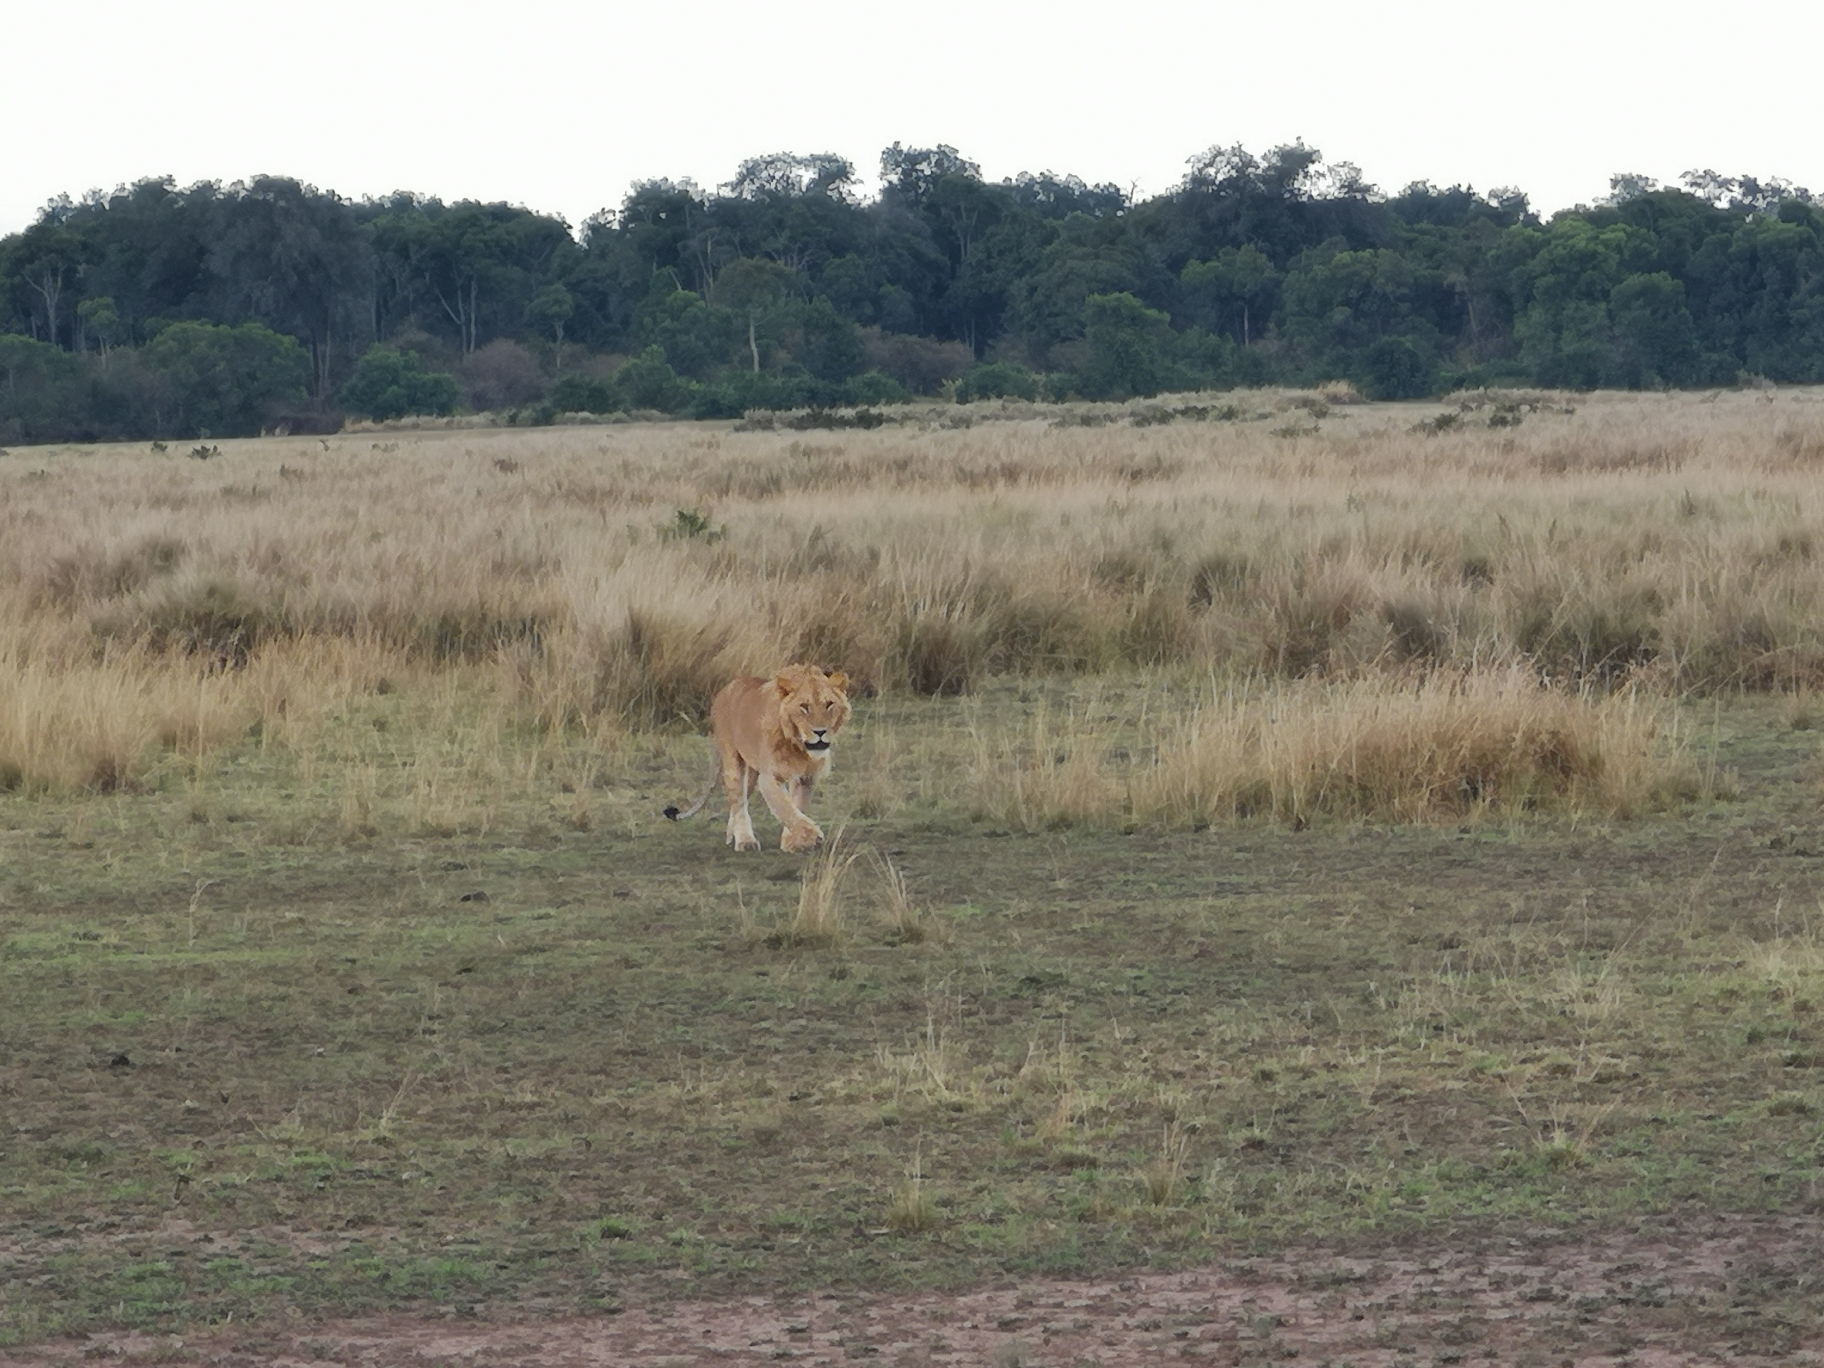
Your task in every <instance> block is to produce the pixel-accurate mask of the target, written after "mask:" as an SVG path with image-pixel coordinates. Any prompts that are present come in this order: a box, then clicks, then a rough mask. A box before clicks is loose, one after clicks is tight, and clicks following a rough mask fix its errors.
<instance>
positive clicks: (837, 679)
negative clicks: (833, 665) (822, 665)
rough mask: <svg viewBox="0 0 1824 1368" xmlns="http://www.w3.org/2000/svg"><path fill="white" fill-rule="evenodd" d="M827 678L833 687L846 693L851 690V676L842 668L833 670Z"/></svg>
mask: <svg viewBox="0 0 1824 1368" xmlns="http://www.w3.org/2000/svg"><path fill="white" fill-rule="evenodd" d="M827 678H828V679H829V681H830V687H831V688H832V689H841V690H842V691H843V692H844V693H847V692H848V691H849V677H848V676H847V675H846V674H844V673H843V672H842V671H841V670H835V671H832V672H831V673H830V674H829V675H828V676H827Z"/></svg>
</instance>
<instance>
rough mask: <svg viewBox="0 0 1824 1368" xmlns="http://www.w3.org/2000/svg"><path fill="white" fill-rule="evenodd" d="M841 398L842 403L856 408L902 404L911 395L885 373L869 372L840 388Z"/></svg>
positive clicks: (908, 399) (878, 371)
mask: <svg viewBox="0 0 1824 1368" xmlns="http://www.w3.org/2000/svg"><path fill="white" fill-rule="evenodd" d="M842 398H843V402H844V403H846V404H850V405H854V406H856V407H861V406H864V405H871V404H872V405H878V404H904V403H907V402H909V401H910V400H911V398H912V393H911V391H910V390H908V389H907V388H906V387H905V386H904V385H902V384H900V382H899V381H897V380H895V379H894V378H893V377H892V376H890V375H888V374H887V373H886V372H885V371H880V370H871V371H864V372H862V374H860V375H857V376H854V377H853V378H851V379H850V380H848V381H847V382H846V383H845V384H844V385H843V387H842Z"/></svg>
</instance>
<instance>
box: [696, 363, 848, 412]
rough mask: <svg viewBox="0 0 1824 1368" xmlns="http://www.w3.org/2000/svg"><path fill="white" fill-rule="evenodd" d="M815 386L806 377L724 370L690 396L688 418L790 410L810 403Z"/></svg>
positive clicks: (815, 390)
mask: <svg viewBox="0 0 1824 1368" xmlns="http://www.w3.org/2000/svg"><path fill="white" fill-rule="evenodd" d="M818 388H819V386H818V385H817V384H816V382H815V381H813V380H812V379H811V378H810V377H809V376H802V375H773V374H769V373H767V372H765V371H761V372H758V373H756V372H754V371H741V370H732V371H726V372H724V373H723V374H722V375H721V376H719V377H717V379H716V380H715V381H714V382H713V383H711V384H708V385H703V386H700V387H699V388H698V389H697V390H696V392H695V393H694V394H692V395H691V396H690V402H689V413H690V416H691V417H692V418H739V417H740V416H741V415H742V414H744V413H746V412H747V411H748V410H749V409H794V408H803V407H805V406H806V405H808V404H811V403H814V402H815V401H816V400H817V398H818V394H817V391H818Z"/></svg>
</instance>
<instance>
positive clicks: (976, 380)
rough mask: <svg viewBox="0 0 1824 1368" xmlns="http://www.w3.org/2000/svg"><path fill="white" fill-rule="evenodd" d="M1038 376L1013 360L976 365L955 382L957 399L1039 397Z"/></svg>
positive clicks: (961, 400)
mask: <svg viewBox="0 0 1824 1368" xmlns="http://www.w3.org/2000/svg"><path fill="white" fill-rule="evenodd" d="M1038 397H1039V377H1038V376H1036V375H1034V374H1033V373H1032V372H1031V371H1029V370H1027V369H1026V367H1024V366H1020V365H1015V364H1014V363H1013V362H1011V361H989V362H985V363H984V364H982V365H979V366H976V367H974V368H973V369H972V370H970V371H969V373H968V374H967V375H965V376H963V378H962V379H960V380H958V381H957V382H956V401H957V403H959V404H970V403H974V402H975V401H976V400H978V399H1037V398H1038Z"/></svg>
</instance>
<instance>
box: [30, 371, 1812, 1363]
mask: <svg viewBox="0 0 1824 1368" xmlns="http://www.w3.org/2000/svg"><path fill="white" fill-rule="evenodd" d="M1353 398H1354V396H1353V395H1352V394H1350V393H1349V392H1347V391H1346V390H1339V391H1337V392H1335V393H1332V394H1329V395H1324V394H1319V393H1281V392H1256V393H1239V394H1230V395H1217V396H1197V397H1194V398H1187V399H1171V400H1154V401H1146V402H1142V403H1135V404H1130V405H1127V406H1102V407H1092V406H1068V407H1033V406H1021V405H1012V404H1010V405H1004V406H1001V407H998V408H996V407H993V406H981V405H978V406H969V407H966V408H965V407H958V406H949V407H938V406H933V407H931V408H928V409H913V408H908V409H906V410H903V411H902V413H903V418H902V419H901V420H899V421H893V422H889V423H887V424H886V425H884V426H879V427H873V428H869V429H866V430H862V429H852V428H837V429H811V430H805V431H793V430H789V429H787V428H785V427H784V426H778V427H776V428H772V429H767V430H742V429H741V427H737V428H732V429H731V427H730V426H729V425H728V424H715V425H710V424H673V425H660V424H624V425H618V426H575V427H555V428H542V429H534V430H514V429H488V428H461V427H450V428H437V429H425V430H376V431H372V432H344V433H342V434H340V435H338V436H334V437H329V438H322V439H319V438H314V437H313V438H268V439H261V440H258V441H253V440H248V441H222V442H220V443H218V444H215V445H214V446H212V447H210V448H203V449H199V451H198V453H197V454H195V455H187V454H186V449H187V448H186V447H179V448H177V449H173V450H169V451H158V450H149V449H147V448H146V447H144V446H135V447H96V448H69V447H65V448H35V449H15V450H13V451H11V452H9V453H7V454H6V455H5V456H4V457H0V1346H9V1345H10V1346H14V1348H15V1350H16V1351H18V1352H25V1351H26V1349H25V1348H22V1347H29V1346H33V1345H37V1346H41V1347H42V1346H48V1345H54V1344H55V1343H56V1342H58V1341H60V1340H62V1339H64V1338H66V1337H70V1336H78V1335H84V1334H94V1333H100V1332H113V1331H121V1330H141V1331H149V1332H150V1331H156V1332H160V1333H173V1332H175V1333H183V1334H186V1335H194V1334H196V1333H198V1332H200V1331H201V1330H203V1329H204V1328H205V1327H209V1326H217V1327H219V1326H222V1325H224V1324H227V1323H229V1322H230V1321H231V1322H232V1324H233V1326H234V1327H236V1331H235V1333H237V1334H239V1335H241V1336H242V1337H243V1339H242V1340H241V1341H240V1343H242V1344H243V1345H245V1346H251V1347H250V1348H249V1349H248V1352H250V1353H254V1354H257V1353H258V1352H259V1351H260V1350H259V1346H260V1345H261V1344H262V1343H263V1342H264V1341H263V1340H262V1336H277V1335H279V1334H280V1333H281V1331H284V1332H286V1333H289V1332H290V1331H292V1330H295V1329H296V1328H297V1327H298V1326H299V1325H310V1324H315V1323H320V1322H325V1321H329V1320H332V1319H335V1318H340V1317H348V1316H355V1315H362V1314H367V1313H377V1312H381V1311H400V1310H403V1311H412V1312H424V1313H431V1314H438V1313H441V1314H446V1315H452V1316H461V1317H475V1318H479V1319H481V1320H483V1321H487V1320H501V1319H508V1320H510V1319H513V1318H516V1317H527V1316H534V1317H536V1316H544V1317H553V1316H558V1315H562V1314H566V1313H599V1312H606V1311H615V1310H619V1309H621V1308H631V1307H637V1306H647V1305H651V1304H654V1303H656V1302H663V1301H664V1300H665V1299H667V1298H672V1297H676V1296H677V1295H679V1294H680V1292H681V1291H682V1289H683V1288H684V1287H685V1286H686V1284H688V1286H689V1288H690V1290H691V1291H692V1292H693V1294H695V1295H703V1294H706V1293H708V1294H717V1295H720V1294H734V1293H784V1292H800V1291H805V1290H808V1289H816V1288H825V1287H834V1288H840V1289H848V1290H858V1291H867V1290H882V1289H886V1290H892V1289H929V1288H955V1287H964V1286H968V1285H972V1284H979V1283H981V1282H983V1281H984V1280H988V1279H994V1278H999V1277H1003V1276H1006V1275H1009V1274H1015V1275H1036V1274H1050V1275H1064V1276H1092V1275H1100V1274H1114V1273H1116V1272H1119V1271H1124V1270H1138V1269H1155V1270H1159V1269H1173V1268H1190V1267H1196V1266H1199V1265H1205V1264H1210V1263H1213V1262H1222V1261H1232V1260H1236V1259H1240V1258H1243V1257H1246V1256H1263V1257H1274V1256H1281V1255H1285V1254H1286V1253H1287V1252H1288V1251H1297V1250H1300V1249H1306V1248H1310V1247H1313V1246H1315V1245H1318V1244H1322V1245H1324V1246H1325V1247H1326V1248H1330V1249H1338V1248H1344V1249H1353V1250H1366V1251H1371V1252H1372V1251H1376V1250H1388V1249H1394V1248H1419V1247H1423V1246H1426V1245H1428V1244H1433V1243H1436V1242H1439V1241H1454V1242H1456V1243H1457V1244H1459V1245H1461V1244H1463V1243H1464V1242H1466V1241H1468V1242H1475V1241H1493V1240H1496V1239H1507V1238H1512V1239H1518V1240H1526V1241H1535V1242H1538V1241H1551V1240H1559V1239H1566V1238H1581V1237H1583V1236H1585V1235H1591V1234H1594V1233H1600V1232H1614V1231H1627V1232H1636V1233H1645V1234H1647V1235H1652V1236H1654V1237H1655V1238H1659V1239H1662V1240H1668V1241H1672V1242H1674V1243H1676V1242H1677V1241H1678V1240H1680V1239H1681V1238H1684V1233H1688V1232H1692V1231H1697V1230H1701V1229H1704V1228H1707V1226H1706V1223H1711V1222H1715V1221H1717V1220H1722V1219H1725V1218H1761V1217H1767V1216H1770V1215H1775V1214H1777V1215H1780V1216H1783V1217H1787V1218H1804V1219H1807V1220H1815V1218H1816V1216H1817V1214H1818V1213H1819V1211H1820V1199H1821V1194H1820V1189H1819V1184H1820V1179H1821V1178H1824V1073H1821V1072H1820V1070H1824V1028H1821V1027H1820V1022H1819V1011H1820V1009H1821V1008H1824V907H1821V905H1820V901H1819V893H1820V887H1821V882H1820V865H1819V862H1820V860H1824V824H1821V823H1820V811H1819V809H1820V800H1821V799H1824V789H1821V787H1820V785H1821V784H1824V772H1821V771H1820V769H1819V767H1818V763H1817V761H1818V740H1817V734H1816V731H1815V730H1814V728H1815V727H1816V726H1818V725H1819V724H1821V723H1824V699H1820V696H1819V693H1818V692H1817V691H1818V690H1819V689H1820V688H1821V687H1824V576H1820V573H1819V569H1820V560H1821V559H1824V486H1821V485H1820V476H1821V475H1824V394H1819V393H1817V392H1814V391H1805V390H1784V391H1768V392H1725V393H1719V394H1712V395H1708V396H1697V395H1683V396H1668V395H1656V394H1641V395H1594V396H1591V395H1579V396H1564V395H1559V394H1546V393H1541V394H1504V395H1476V396H1471V397H1469V398H1466V399H1463V400H1461V401H1457V400H1452V401H1450V402H1448V403H1440V404H1431V405H1416V406H1415V405H1397V406H1395V405H1364V404H1360V403H1356V402H1351V401H1352V400H1353ZM796 659H808V660H813V661H816V662H819V663H823V664H826V665H830V666H832V667H833V666H841V667H842V668H844V669H845V670H847V671H848V672H849V673H850V675H851V676H853V677H854V678H855V679H856V680H857V681H858V684H859V685H860V687H859V688H858V697H857V706H856V712H855V717H854V720H853V722H852V724H851V727H850V730H849V731H848V732H846V733H845V734H844V735H843V736H842V737H841V738H840V740H839V742H838V746H837V758H836V768H835V772H834V774H833V776H832V778H831V780H830V781H829V782H828V783H827V784H826V785H825V786H824V787H823V788H821V789H820V791H819V792H818V794H817V796H816V799H815V804H814V808H813V811H814V814H815V815H817V816H818V817H819V819H820V820H821V821H822V822H823V824H824V826H825V828H826V830H828V831H830V832H832V833H837V832H839V833H840V834H839V836H838V837H837V839H836V840H835V841H834V842H833V844H832V846H831V847H830V848H829V849H828V850H827V851H826V853H825V854H824V855H821V856H818V857H816V858H814V859H811V860H808V861H807V860H805V859H802V858H799V857H792V856H786V855H783V854H781V853H779V852H778V851H777V850H776V849H772V848H770V846H769V848H768V849H767V850H766V851H765V852H764V853H762V854H760V855H757V856H755V855H750V856H740V857H737V856H736V855H735V854H733V852H731V851H729V850H728V849H727V848H726V847H725V846H724V845H723V844H722V841H721V830H720V816H719V812H718V808H719V800H718V802H717V803H713V804H712V806H711V809H710V816H709V817H708V819H707V820H706V819H704V818H699V819H697V820H696V821H695V822H690V823H683V824H679V825H672V824H669V823H667V822H665V821H664V820H663V819H662V818H661V817H660V816H659V811H660V809H661V808H662V807H663V806H664V804H665V803H667V802H669V801H673V800H675V799H677V798H680V797H683V796H686V795H690V794H694V793H695V792H696V791H697V790H698V789H700V788H701V786H702V784H703V783H704V782H705V780H706V779H707V778H708V774H707V768H708V764H709V747H708V744H707V743H706V742H705V741H704V740H703V739H702V738H701V736H700V735H699V721H700V719H701V717H702V715H703V712H704V710H705V708H706V705H707V702H708V699H709V697H710V696H711V695H712V694H713V692H714V690H715V689H716V687H717V686H718V685H719V684H720V683H721V682H723V681H724V680H725V679H726V678H728V677H729V676H730V675H732V674H736V673H741V672H747V671H757V670H765V669H769V668H772V667H775V666H778V665H782V664H784V663H786V662H788V661H791V660H796ZM757 824H758V826H759V829H760V831H761V835H762V839H763V841H764V840H768V839H769V837H770V833H771V831H772V827H771V826H770V819H769V818H767V817H766V816H765V815H763V814H762V815H760V816H759V818H758V823H757ZM1604 1295H1605V1296H1607V1297H1608V1298H1609V1299H1608V1300H1607V1301H1605V1302H1603V1304H1602V1306H1600V1307H1584V1306H1581V1304H1580V1305H1579V1306H1578V1307H1575V1308H1567V1309H1565V1310H1564V1311H1563V1313H1562V1316H1561V1318H1560V1320H1559V1321H1558V1322H1554V1328H1553V1329H1552V1332H1551V1333H1552V1334H1553V1335H1555V1336H1556V1338H1555V1339H1553V1340H1551V1345H1552V1347H1553V1352H1554V1354H1555V1353H1556V1352H1557V1351H1558V1350H1559V1349H1562V1350H1563V1351H1564V1352H1565V1353H1567V1354H1568V1353H1570V1352H1572V1351H1573V1350H1574V1349H1576V1348H1577V1347H1578V1346H1583V1347H1584V1348H1587V1347H1588V1344H1587V1341H1588V1336H1589V1335H1590V1334H1592V1333H1594V1332H1593V1331H1589V1330H1588V1329H1587V1324H1588V1323H1590V1322H1591V1320H1592V1318H1593V1317H1595V1316H1596V1315H1597V1314H1598V1312H1602V1311H1604V1310H1605V1309H1606V1310H1609V1311H1613V1310H1615V1309H1616V1308H1620V1309H1621V1313H1623V1314H1625V1315H1626V1316H1627V1317H1628V1318H1630V1319H1629V1321H1628V1324H1629V1326H1630V1327H1631V1330H1630V1332H1629V1333H1632V1334H1634V1335H1635V1337H1636V1340H1637V1341H1638V1339H1639V1338H1640V1337H1641V1336H1650V1335H1670V1336H1672V1337H1673V1339H1674V1340H1675V1341H1680V1340H1682V1341H1683V1342H1689V1343H1697V1342H1700V1341H1701V1342H1704V1343H1711V1342H1714V1343H1718V1344H1730V1345H1734V1346H1736V1349H1737V1350H1738V1351H1739V1352H1755V1353H1764V1354H1778V1353H1782V1352H1788V1351H1792V1350H1795V1349H1796V1348H1797V1347H1799V1346H1801V1345H1803V1344H1806V1343H1810V1342H1814V1341H1815V1339H1816V1337H1817V1335H1818V1334H1819V1327H1820V1324H1821V1323H1824V1318H1821V1317H1820V1309H1821V1306H1824V1303H1821V1302H1820V1300H1819V1295H1818V1282H1817V1276H1816V1274H1815V1272H1814V1271H1810V1270H1809V1269H1808V1268H1807V1267H1806V1266H1805V1264H1804V1262H1803V1261H1802V1260H1800V1261H1797V1262H1795V1261H1793V1260H1792V1259H1790V1258H1787V1257H1785V1256H1784V1255H1778V1254H1775V1253H1771V1252H1770V1253H1767V1254H1766V1255H1765V1257H1747V1258H1742V1259H1738V1260H1737V1261H1736V1262H1735V1264H1734V1265H1732V1266H1731V1269H1730V1271H1728V1272H1726V1273H1722V1274H1719V1280H1718V1283H1717V1286H1716V1287H1715V1288H1713V1289H1711V1290H1710V1291H1707V1292H1703V1293H1701V1294H1700V1293H1697V1292H1691V1291H1689V1290H1688V1289H1684V1288H1680V1287H1673V1286H1671V1285H1670V1284H1667V1283H1664V1282H1655V1281H1653V1280H1652V1279H1651V1278H1650V1277H1647V1276H1646V1275H1644V1274H1643V1275H1642V1277H1641V1280H1640V1281H1638V1282H1634V1281H1630V1282H1628V1283H1627V1285H1626V1290H1622V1289H1621V1286H1620V1284H1617V1286H1616V1288H1615V1289H1612V1294H1611V1293H1605V1294H1604ZM1537 1300H1540V1301H1541V1303H1542V1304H1543V1305H1546V1306H1547V1309H1549V1308H1550V1304H1551V1298H1550V1297H1549V1296H1548V1297H1545V1298H1541V1299H1537ZM1561 1300H1562V1299H1561ZM1586 1312H1587V1313H1588V1314H1587V1315H1586V1314H1585V1313H1586ZM1580 1317H1581V1319H1580ZM1580 1327H1584V1328H1580ZM1458 1331H1459V1338H1458V1339H1457V1340H1452V1341H1448V1342H1445V1343H1443V1345H1442V1347H1440V1346H1437V1345H1434V1346H1432V1347H1431V1348H1428V1349H1426V1350H1425V1353H1427V1354H1431V1353H1433V1352H1435V1353H1437V1354H1439V1355H1446V1356H1445V1357H1441V1358H1439V1360H1438V1361H1444V1362H1451V1361H1456V1359H1452V1358H1449V1357H1448V1356H1447V1355H1448V1353H1451V1352H1457V1351H1456V1350H1452V1349H1449V1347H1448V1346H1449V1344H1469V1345H1472V1346H1473V1345H1474V1344H1475V1343H1476V1342H1477V1336H1478V1334H1479V1333H1480V1332H1479V1331H1478V1330H1477V1328H1476V1326H1475V1325H1474V1324H1470V1325H1468V1327H1467V1328H1464V1326H1463V1325H1460V1324H1459V1325H1458ZM1249 1333H1250V1334H1251V1335H1252V1339H1251V1340H1250V1344H1252V1345H1253V1346H1254V1347H1253V1349H1251V1350H1248V1351H1247V1352H1255V1353H1257V1354H1258V1356H1259V1357H1261V1358H1266V1357H1268V1356H1270V1355H1272V1354H1273V1353H1274V1333H1273V1331H1272V1327H1270V1326H1269V1327H1266V1328H1265V1329H1264V1330H1263V1329H1260V1328H1259V1327H1255V1328H1254V1330H1251V1331H1250V1332H1249ZM1605 1333H1608V1332H1607V1331H1605ZM1622 1341H1623V1342H1625V1341H1626V1336H1625V1335H1623V1336H1622ZM273 1342H275V1343H276V1340H275V1341H273ZM159 1343H160V1344H161V1345H162V1346H163V1347H162V1348H161V1349H160V1351H159V1352H160V1353H162V1354H165V1355H166V1356H170V1357H176V1358H182V1357H183V1356H184V1354H186V1353H188V1352H191V1351H189V1350H182V1349H179V1348H175V1347H172V1345H171V1344H170V1343H168V1342H166V1341H159ZM1395 1347H1397V1346H1395ZM47 1352H48V1350H47ZM1390 1352H1391V1349H1390ZM1414 1352H1415V1353H1417V1352H1418V1351H1417V1350H1415V1351H1414ZM1464 1352H1469V1351H1467V1350H1466V1351H1464ZM1605 1352H1607V1351H1606V1350H1605ZM1235 1355H1236V1356H1235V1358H1234V1361H1243V1359H1244V1358H1245V1354H1244V1353H1243V1351H1242V1350H1241V1349H1237V1350H1236V1351H1235ZM1458 1357H1459V1358H1461V1357H1462V1354H1461V1353H1458ZM1415 1361H1416V1360H1415ZM1554 1361H1555V1360H1554Z"/></svg>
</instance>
